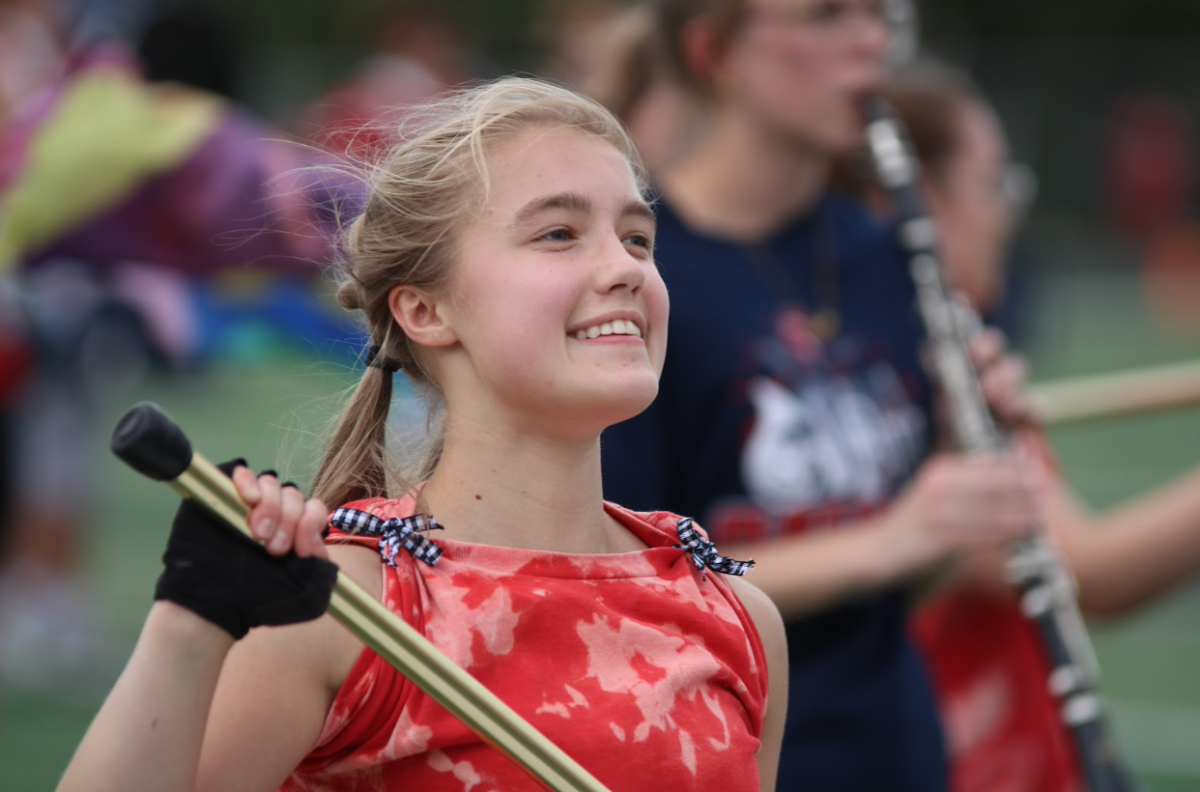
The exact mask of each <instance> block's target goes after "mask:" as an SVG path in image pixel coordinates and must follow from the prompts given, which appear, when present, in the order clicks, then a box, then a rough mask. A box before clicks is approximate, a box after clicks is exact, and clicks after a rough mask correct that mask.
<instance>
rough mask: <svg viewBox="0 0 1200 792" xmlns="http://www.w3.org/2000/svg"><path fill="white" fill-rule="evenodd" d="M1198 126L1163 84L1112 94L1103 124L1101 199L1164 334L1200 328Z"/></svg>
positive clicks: (1182, 334) (1189, 333)
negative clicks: (1131, 249)
mask: <svg viewBox="0 0 1200 792" xmlns="http://www.w3.org/2000/svg"><path fill="white" fill-rule="evenodd" d="M1195 140H1196V128H1195V122H1194V119H1193V118H1192V114H1191V113H1190V112H1189V111H1188V107H1187V105H1186V104H1185V102H1184V101H1183V100H1182V99H1181V98H1179V97H1176V96H1172V95H1171V94H1167V93H1161V92H1151V91H1138V92H1130V93H1128V94H1125V95H1123V96H1120V97H1118V98H1117V99H1116V100H1115V101H1114V102H1113V104H1112V106H1111V110H1110V113H1109V117H1108V119H1107V125H1106V138H1105V151H1104V153H1105V159H1104V168H1103V171H1102V173H1103V175H1104V189H1105V192H1104V199H1105V209H1106V216H1107V220H1108V222H1109V225H1110V227H1112V228H1114V229H1116V230H1117V231H1118V232H1119V234H1120V238H1121V239H1122V240H1123V241H1125V242H1128V243H1132V244H1133V245H1134V246H1135V248H1136V251H1137V256H1138V274H1139V275H1140V280H1141V285H1142V288H1143V290H1144V293H1145V296H1146V298H1147V300H1148V301H1149V303H1150V305H1151V307H1152V309H1153V317H1154V319H1155V321H1156V323H1157V325H1158V327H1159V328H1160V329H1161V330H1162V332H1163V333H1164V335H1166V336H1167V337H1169V338H1175V339H1180V340H1187V339H1195V338H1196V337H1197V335H1200V311H1197V310H1196V306H1197V305H1198V304H1200V223H1197V221H1196V217H1195V212H1196V209H1197V207H1196V198H1197V196H1196V166H1197V162H1196V145H1195Z"/></svg>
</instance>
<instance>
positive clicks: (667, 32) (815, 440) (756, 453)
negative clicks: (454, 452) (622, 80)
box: [597, 0, 1036, 792]
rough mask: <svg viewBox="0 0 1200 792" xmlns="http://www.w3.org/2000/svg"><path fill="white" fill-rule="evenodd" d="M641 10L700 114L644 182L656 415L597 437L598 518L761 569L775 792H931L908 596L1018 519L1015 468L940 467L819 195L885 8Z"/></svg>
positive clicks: (670, 0)
mask: <svg viewBox="0 0 1200 792" xmlns="http://www.w3.org/2000/svg"><path fill="white" fill-rule="evenodd" d="M652 10H653V13H651V14H649V15H648V16H647V18H648V19H650V20H651V21H652V22H653V26H652V28H649V29H647V30H646V31H645V34H646V35H648V36H653V37H657V38H656V39H655V40H657V41H659V42H662V43H663V47H664V50H663V52H664V55H665V58H666V60H668V61H669V64H668V67H669V68H670V69H671V71H672V74H673V78H674V79H675V80H676V81H677V82H678V84H679V85H680V86H681V87H680V90H690V91H692V92H694V94H695V95H696V96H697V97H698V98H699V101H702V102H704V103H705V107H706V110H707V115H706V119H705V124H704V126H703V127H701V128H700V129H699V130H697V131H696V132H695V134H693V135H692V140H691V141H690V144H689V145H688V146H687V147H686V148H684V149H683V150H681V151H679V152H676V153H674V154H673V155H672V156H671V157H664V158H663V160H662V161H663V162H666V163H668V164H667V165H666V166H664V167H662V168H661V169H660V170H659V171H658V172H657V173H656V174H655V178H656V182H657V185H658V188H659V190H660V192H661V201H660V203H659V205H658V222H659V236H658V245H657V253H656V256H657V259H658V261H659V263H660V266H661V267H662V271H663V276H664V278H665V280H666V281H667V284H668V288H669V290H670V293H671V296H672V300H673V302H674V306H673V307H674V310H673V311H672V316H671V321H670V325H671V335H672V342H671V346H670V350H669V353H668V355H667V361H666V365H665V368H664V373H663V380H662V388H661V390H660V392H659V396H658V398H657V400H656V401H655V403H654V404H653V405H652V406H651V408H650V409H649V410H648V411H646V412H645V413H643V414H641V415H639V416H637V417H636V418H634V419H632V420H630V421H627V422H625V423H622V424H618V425H616V426H614V427H612V428H610V429H608V430H607V431H606V432H605V434H604V437H603V443H604V448H605V458H604V466H605V467H604V486H605V492H606V495H607V497H610V498H613V499H616V500H618V501H623V502H628V503H632V504H636V505H638V506H640V507H649V506H652V505H654V504H666V505H667V507H669V508H671V509H676V510H683V511H685V512H689V513H694V514H697V515H702V521H703V522H704V524H705V526H706V527H707V528H708V530H710V531H711V532H712V533H713V535H714V536H715V537H719V539H720V541H721V542H723V543H725V544H727V545H729V546H730V547H737V548H738V550H739V551H740V552H743V553H746V552H749V553H750V554H752V555H753V557H754V558H755V559H756V561H757V564H758V567H757V570H758V574H759V577H758V579H757V582H758V584H759V586H760V587H762V588H763V589H764V590H765V591H766V592H767V593H768V594H769V595H770V596H771V597H772V598H773V599H774V600H775V602H776V604H777V605H778V606H779V608H780V610H781V611H782V612H783V614H784V617H785V624H786V625H787V631H788V646H789V653H790V669H791V679H790V691H791V699H790V704H789V721H788V725H787V728H786V732H785V740H784V748H783V753H782V756H781V765H780V774H779V785H778V788H779V789H781V790H795V789H819V790H856V792H859V791H861V792H871V791H872V790H881V791H882V790H887V791H888V792H904V791H908V790H921V791H922V792H934V791H935V790H937V791H940V790H944V789H946V785H947V763H946V752H945V747H944V743H943V736H942V730H941V725H940V723H939V718H938V712H937V707H936V701H935V698H934V695H933V692H932V690H931V688H930V684H929V680H928V677H927V674H926V671H925V668H924V666H923V664H922V662H921V659H920V658H919V656H918V654H917V652H916V651H915V649H914V647H913V645H912V643H911V642H910V640H909V638H908V635H907V632H906V619H907V615H908V600H909V598H910V595H911V593H912V589H913V584H914V582H915V581H917V580H918V579H919V578H920V577H921V576H922V575H923V574H924V573H928V572H930V571H931V570H934V569H937V568H938V567H939V566H940V565H942V564H944V563H945V562H946V561H947V560H948V559H952V558H954V557H955V556H956V555H958V554H959V553H961V552H962V551H964V550H967V549H972V548H977V547H982V546H992V545H997V544H1000V543H1003V542H1005V541H1007V540H1009V539H1011V538H1013V537H1015V536H1018V535H1019V534H1021V533H1022V532H1023V531H1024V530H1025V529H1026V528H1027V527H1028V526H1029V525H1030V524H1031V523H1032V521H1033V520H1034V519H1035V516H1036V501H1035V498H1034V494H1033V492H1032V490H1031V487H1030V485H1029V483H1028V482H1027V481H1026V479H1025V476H1024V474H1023V472H1022V469H1021V466H1020V465H1019V464H1018V463H1017V462H1016V461H1015V460H1014V459H1013V458H1011V457H1010V456H1008V455H1003V454H1002V455H997V456H994V457H988V458H967V457H964V456H959V455H956V454H951V453H943V452H939V451H938V443H939V426H938V416H937V413H936V409H935V399H934V394H933V389H932V388H931V385H930V382H929V380H928V378H927V376H926V373H925V372H924V370H923V368H922V364H921V361H920V354H921V347H922V339H923V331H922V328H921V324H920V319H919V317H918V316H917V314H916V312H915V310H914V307H913V297H914V293H913V288H912V285H911V283H910V281H909V277H908V269H907V265H906V259H905V256H904V255H903V253H902V252H901V250H900V247H899V245H898V244H897V241H896V239H895V236H894V234H893V233H892V232H891V231H890V230H889V229H887V228H885V227H884V226H882V225H880V224H879V223H877V222H876V221H875V219H874V218H873V217H872V216H871V215H870V214H869V213H868V212H867V211H866V210H865V209H864V208H863V207H862V206H861V205H860V204H858V203H857V202H856V201H854V200H852V199H848V198H846V197H844V196H840V195H838V194H835V193H834V192H833V191H832V190H831V189H830V186H829V177H830V171H831V168H832V166H833V164H834V162H835V160H836V158H837V157H839V156H841V155H843V154H845V153H846V152H848V151H850V150H852V149H854V148H855V147H857V146H859V145H860V144H861V143H862V140H863V136H862V126H863V123H864V119H863V115H862V112H861V105H862V101H863V99H864V98H865V97H866V96H868V95H869V94H871V93H872V92H874V91H876V90H877V89H878V88H879V87H880V86H881V84H882V81H883V76H884V66H883V61H884V54H885V49H886V48H887V46H888V30H887V28H886V26H885V24H884V22H883V20H882V18H881V8H880V5H879V3H877V2H872V1H871V0H708V2H703V1H702V0H693V1H692V2H682V1H681V0H662V2H658V3H655V4H653V5H652ZM635 51H636V52H637V53H644V52H645V51H646V50H645V48H644V47H639V48H636V50H635ZM617 71H619V70H617ZM632 76H633V79H632V80H630V82H628V83H626V84H614V85H610V86H609V88H611V89H613V91H612V96H613V97H618V99H617V101H618V102H620V103H624V105H625V106H626V107H627V108H628V107H636V100H635V101H632V102H630V101H629V99H630V97H631V96H635V95H636V90H633V88H636V86H639V85H661V82H660V80H661V76H655V75H643V74H633V75H632ZM631 87H632V88H631ZM598 90H599V89H598ZM597 95H600V96H601V98H606V97H605V96H604V95H602V94H601V93H598V94H597ZM980 341H981V343H980V345H979V348H978V350H977V351H978V353H979V357H978V362H979V363H980V364H981V366H982V377H983V385H984V388H985V391H986V393H987V394H988V396H989V398H990V401H991V404H992V405H993V407H994V408H995V409H996V411H997V412H998V414H1000V415H1001V416H1003V417H1005V418H1006V419H1007V420H1010V421H1013V422H1020V421H1023V420H1026V419H1027V418H1028V407H1027V403H1026V401H1025V398H1024V393H1023V390H1022V378H1021V367H1020V366H1019V364H1018V363H1017V361H1015V360H1014V359H1013V358H1012V357H1011V356H1010V355H1007V354H1005V353H1004V350H1003V344H1002V339H1001V338H1000V337H998V336H995V335H988V336H985V337H983V338H982V339H981V340H980ZM735 555H736V553H735Z"/></svg>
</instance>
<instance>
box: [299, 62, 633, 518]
mask: <svg viewBox="0 0 1200 792" xmlns="http://www.w3.org/2000/svg"><path fill="white" fill-rule="evenodd" d="M537 127H570V128H573V129H578V130H580V131H582V132H585V133H587V134H590V135H595V136H597V137H599V138H601V139H603V140H606V141H608V142H609V143H611V144H612V145H613V147H615V148H616V149H617V150H618V151H619V152H621V154H622V155H624V156H625V158H626V159H627V160H628V161H629V162H630V164H631V166H632V167H633V170H634V174H635V177H636V179H637V181H638V187H639V189H640V190H642V191H643V192H645V191H646V189H647V177H646V173H645V169H644V167H643V166H642V163H641V160H640V158H639V156H638V153H637V150H636V148H635V147H634V144H633V142H632V140H631V139H630V138H629V135H628V134H627V133H626V131H625V129H624V127H623V126H622V125H621V123H620V122H619V121H618V120H617V119H616V118H615V117H614V116H613V115H612V114H611V113H609V112H608V111H607V110H605V109H604V108H603V107H601V106H600V105H599V104H598V103H596V102H594V101H592V100H590V99H587V98H585V97H583V96H580V95H579V94H577V93H574V92H573V91H570V90H567V89H565V88H561V87H559V86H555V85H552V84H549V83H546V82H543V81H540V80H536V79H530V78H524V77H508V78H504V79H501V80H497V81H494V82H490V83H485V84H482V85H477V86H472V87H468V88H463V89H460V90H458V91H456V92H454V93H452V94H449V95H447V96H446V97H444V98H441V99H438V100H436V101H433V102H431V103H429V104H427V105H424V106H422V107H419V108H415V109H413V110H411V111H406V113H405V116H404V121H403V123H402V124H401V126H400V128H399V129H398V130H397V135H396V136H397V138H398V140H399V142H398V143H397V144H396V145H395V146H393V147H392V148H391V150H390V151H388V152H387V153H385V154H384V155H383V156H382V157H381V158H380V160H379V162H378V163H376V164H374V165H372V166H371V167H370V171H369V179H368V183H369V193H368V196H367V199H366V204H365V207H364V209H363V211H362V214H361V215H360V216H359V217H358V218H357V219H356V220H354V222H353V223H352V224H351V225H350V226H349V228H348V229H347V230H346V233H345V235H344V240H343V254H344V273H343V276H342V277H343V279H342V283H341V285H340V287H339V289H338V295H337V296H338V303H339V304H340V305H341V306H342V307H343V308H345V309H347V310H351V311H353V310H361V311H362V312H363V315H364V318H365V320H366V325H367V330H368V332H369V334H370V337H371V344H372V345H373V346H377V347H378V353H377V364H376V365H378V361H386V362H387V363H389V364H391V365H394V366H399V367H401V368H403V370H404V372H405V373H406V374H407V376H408V377H409V379H410V380H411V381H412V383H413V386H414V389H415V390H416V391H417V392H418V393H419V394H421V395H422V396H423V398H424V399H425V402H426V405H427V408H428V409H429V410H430V414H431V416H433V415H435V414H436V413H437V412H438V411H440V409H441V407H442V398H441V391H440V388H439V387H438V384H437V383H436V382H434V381H433V379H432V378H431V377H430V376H429V374H428V372H426V371H425V370H424V369H423V368H422V366H421V362H420V359H419V350H418V349H416V348H415V346H416V345H415V344H413V342H412V341H411V340H410V339H409V338H408V337H407V336H406V335H405V334H404V332H403V330H401V328H400V327H399V326H398V325H397V324H396V322H395V320H394V319H393V318H392V314H391V310H390V307H389V305H388V295H389V293H390V292H391V291H392V290H393V289H394V288H395V287H396V286H399V285H401V284H408V285H412V286H416V287H418V288H421V289H424V290H427V291H429V292H431V293H437V292H438V291H440V290H442V289H444V288H445V287H446V285H447V283H448V280H449V278H450V275H451V272H452V267H453V264H454V260H455V253H456V250H455V235H454V229H455V228H457V227H459V226H460V225H462V224H463V223H464V222H466V221H468V220H469V219H470V218H471V217H472V216H473V215H474V213H475V212H476V211H478V210H479V208H480V207H481V206H482V205H483V204H484V203H485V202H486V200H487V196H488V184H489V177H488V168H487V161H488V160H487V158H488V155H489V154H490V153H491V152H492V151H493V150H494V149H495V147H496V146H498V145H500V144H502V143H504V142H506V141H509V140H512V139H513V138H515V137H517V136H518V135H519V134H521V133H522V132H524V131H525V130H527V129H530V128H537ZM391 400H392V375H391V373H390V372H388V371H385V370H382V369H380V368H378V367H368V368H367V370H366V372H365V373H364V374H363V377H362V379H361V380H360V381H359V383H358V386H357V387H356V388H355V390H354V393H353V394H352V395H351V396H350V399H349V401H348V403H347V404H346V406H345V408H344V409H343V410H342V413H341V414H340V416H338V418H337V419H336V421H335V424H334V428H333V430H332V432H331V436H330V438H329V440H328V443H327V446H326V449H325V452H324V454H323V455H322V458H321V463H320V466H319V467H318V469H317V473H316V477H315V479H314V481H313V495H314V496H315V497H318V498H321V499H322V500H324V501H325V502H326V503H327V504H329V505H330V506H338V505H341V504H343V503H346V502H348V501H352V500H358V499H362V498H372V497H386V496H387V495H388V494H389V493H388V490H389V487H388V484H389V480H391V481H392V482H393V483H394V484H395V485H396V487H395V491H397V492H401V493H403V492H410V491H412V490H413V481H410V480H408V479H409V477H410V476H411V477H412V478H414V479H417V480H422V479H424V478H427V477H428V476H429V474H430V473H432V471H433V469H434V467H436V465H437V462H438V460H439V459H440V457H441V451H442V441H443V431H442V429H441V426H440V423H439V422H437V421H436V420H432V419H431V422H430V424H429V429H430V435H431V437H430V443H429V446H428V448H427V450H426V451H425V453H424V457H423V459H421V460H420V461H419V462H418V464H417V465H415V466H410V469H409V470H407V471H403V472H402V466H401V465H399V464H397V460H395V459H392V458H391V457H390V456H389V454H388V452H387V417H388V408H389V406H390V404H391Z"/></svg>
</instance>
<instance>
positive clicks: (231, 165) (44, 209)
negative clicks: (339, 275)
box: [0, 0, 357, 686]
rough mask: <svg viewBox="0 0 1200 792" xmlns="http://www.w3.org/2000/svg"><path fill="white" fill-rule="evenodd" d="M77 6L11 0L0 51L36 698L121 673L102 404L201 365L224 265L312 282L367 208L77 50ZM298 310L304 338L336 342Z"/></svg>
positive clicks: (22, 560) (2, 260)
mask: <svg viewBox="0 0 1200 792" xmlns="http://www.w3.org/2000/svg"><path fill="white" fill-rule="evenodd" d="M69 10H70V9H69V8H68V6H67V5H65V4H59V3H57V2H53V1H52V0H43V1H42V2H33V1H32V0H30V1H27V2H21V1H19V0H3V2H0V40H5V41H10V42H15V43H17V44H18V45H19V46H15V47H13V48H0V53H2V54H0V85H3V86H4V90H5V93H4V95H3V96H2V97H0V164H2V169H0V218H2V222H0V275H2V276H3V277H4V279H5V281H6V285H7V286H8V290H9V291H10V292H11V293H12V295H13V298H12V299H10V300H6V301H5V302H4V310H5V312H6V316H5V320H6V323H7V324H8V325H10V326H13V327H18V328H20V329H21V334H22V335H21V337H22V338H24V339H25V342H26V343H27V344H28V347H29V350H30V355H31V358H32V361H33V364H32V365H31V366H30V367H28V368H27V369H25V370H23V372H22V373H23V376H22V377H21V379H20V380H19V381H15V382H11V383H6V388H5V390H6V391H10V392H12V394H13V395H12V398H13V402H12V404H13V407H12V411H11V415H12V416H14V417H13V420H12V423H13V425H14V427H15V431H14V432H13V433H12V436H11V437H10V443H9V445H8V447H7V448H6V454H7V455H8V457H9V458H10V459H11V460H15V463H13V464H11V465H10V470H11V471H12V479H11V483H10V485H9V487H8V488H7V489H8V490H9V492H10V493H11V501H10V502H8V503H6V504H5V506H6V511H7V515H6V517H7V522H8V524H9V526H10V527H9V529H8V531H7V533H8V536H7V541H6V543H5V546H4V547H3V549H2V551H0V681H3V682H6V683H10V684H15V685H26V686H47V685H55V686H57V685H61V684H63V680H64V679H70V680H74V681H86V678H87V675H88V672H89V671H93V672H94V673H96V674H98V675H104V674H107V673H108V671H110V670H111V669H110V668H108V667H105V666H104V664H103V663H100V662H96V661H97V660H98V659H99V658H98V657H97V655H98V654H104V653H106V652H107V651H108V647H107V644H106V642H105V636H104V635H103V628H102V627H100V626H99V625H100V623H101V621H102V619H101V617H100V614H98V613H96V611H95V608H94V606H93V605H92V604H91V603H92V598H91V597H90V596H89V595H88V594H87V592H86V591H85V589H84V587H83V584H82V582H81V579H80V577H79V572H80V570H81V568H82V562H83V558H82V555H83V553H84V544H85V531H84V528H85V523H86V520H87V518H86V514H87V508H88V504H89V498H88V485H89V477H88V476H87V473H86V468H85V465H86V463H87V460H88V459H89V454H88V453H87V451H86V449H87V448H88V447H89V446H88V444H89V442H90V437H89V430H90V421H89V418H90V415H91V413H92V409H93V407H94V406H95V403H96V400H97V399H98V398H100V397H101V396H102V395H103V394H104V393H105V392H106V391H107V390H108V389H109V388H110V387H111V386H112V385H113V384H114V383H116V382H121V381H123V380H124V379H125V378H127V377H129V376H137V375H138V374H139V373H140V372H142V371H143V370H144V369H145V367H146V366H147V365H151V364H154V363H161V364H164V365H167V366H183V365H188V364H191V363H194V362H195V360H196V359H197V357H198V355H199V353H200V352H201V342H202V339H201V338H200V337H199V336H200V333H201V330H202V329H203V328H202V326H201V325H202V322H203V320H204V312H203V304H202V301H200V300H198V299H197V295H198V294H203V293H204V292H203V291H202V289H204V288H207V286H208V285H209V284H211V283H213V282H214V280H213V279H214V278H216V277H218V276H219V274H220V273H230V272H235V271H236V272H244V271H248V270H257V271H265V272H270V273H272V277H274V278H276V279H280V278H283V279H286V278H291V277H302V278H304V279H306V280H310V281H311V279H312V278H314V277H319V276H320V273H321V268H322V266H323V265H324V263H325V261H326V258H327V252H328V249H329V231H331V230H332V227H333V219H334V218H333V215H332V212H331V211H330V210H329V207H328V205H327V204H328V203H330V202H333V201H335V200H336V199H337V198H343V199H345V201H346V202H347V203H349V204H351V205H353V203H354V200H355V196H354V195H352V194H349V193H345V194H339V191H340V190H341V189H342V188H341V186H340V185H339V184H336V183H335V182H334V181H332V180H330V181H320V180H317V179H308V178H307V177H306V176H305V175H304V171H303V170H301V168H302V166H306V165H311V164H313V162H314V160H313V158H312V152H311V151H306V150H305V149H302V148H300V147H297V146H294V145H290V144H288V143H286V142H284V141H282V140H280V135H279V134H278V133H276V132H273V131H272V130H269V129H267V128H266V127H264V126H263V125H261V124H260V123H258V122H257V121H256V120H255V119H253V118H251V117H250V116H249V115H248V114H247V113H245V112H244V111H242V110H240V109H239V108H238V107H236V106H235V105H233V104H232V103H230V102H229V101H227V100H225V99H224V98H222V97H220V96H218V95H215V94H213V93H210V92H208V91H205V90H201V89H197V88H193V87H188V86H184V85H182V84H179V83H149V82H147V81H146V80H145V79H144V78H143V76H142V73H141V69H140V64H139V63H138V62H137V61H136V60H135V59H134V58H133V57H132V56H131V55H130V52H129V49H128V48H126V47H124V46H123V45H121V44H120V43H119V42H116V41H113V40H109V39H103V40H97V41H94V42H88V43H87V44H86V45H85V44H82V43H80V42H76V41H74V40H73V38H72V34H73V27H74V26H78V27H80V28H81V29H83V28H84V27H87V26H86V25H85V23H84V22H82V21H81V20H78V19H74V18H73V17H72V16H71V14H69V13H68V11H69ZM160 76H162V75H160ZM35 78H36V79H35ZM309 300H310V302H311V300H312V298H311V296H310V297H309ZM293 302H294V304H295V305H302V304H303V303H301V302H300V301H299V300H293ZM295 313H296V310H295V309H293V310H292V311H291V314H292V315H294V314H295ZM306 315H307V316H308V317H309V318H310V319H311V318H312V317H316V319H315V320H313V321H309V322H308V324H307V325H306V329H307V330H308V331H309V332H310V333H311V334H312V335H311V337H310V339H309V342H308V343H309V344H310V345H315V344H319V343H321V342H322V341H328V339H327V338H324V339H323V338H321V337H320V336H328V335H329V334H331V333H334V332H337V325H336V324H335V322H333V321H324V322H322V321H320V319H319V312H316V311H310V312H309V313H308V314H306ZM341 332H342V337H343V338H344V337H345V335H346V333H345V331H344V330H343V331H341ZM356 348H357V346H356ZM68 670H69V671H71V672H73V673H71V674H70V675H65V674H63V672H64V671H68Z"/></svg>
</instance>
